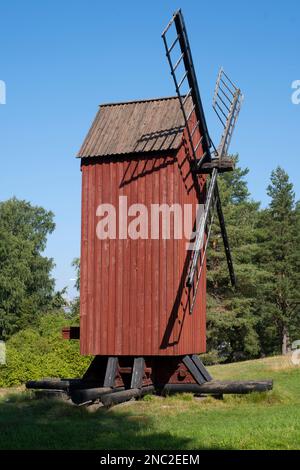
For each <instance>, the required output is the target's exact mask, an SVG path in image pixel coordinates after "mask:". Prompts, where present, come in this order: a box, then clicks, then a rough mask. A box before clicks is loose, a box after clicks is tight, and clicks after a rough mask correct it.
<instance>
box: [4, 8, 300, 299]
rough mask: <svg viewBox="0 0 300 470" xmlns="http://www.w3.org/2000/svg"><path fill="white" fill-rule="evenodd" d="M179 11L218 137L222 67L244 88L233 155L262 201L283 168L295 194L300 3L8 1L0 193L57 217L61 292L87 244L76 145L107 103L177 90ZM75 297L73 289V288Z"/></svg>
mask: <svg viewBox="0 0 300 470" xmlns="http://www.w3.org/2000/svg"><path fill="white" fill-rule="evenodd" d="M179 6H180V7H181V8H182V9H183V13H184V16H185V22H186V25H187V28H188V33H189V37H190V42H191V47H192V52H193V56H194V62H195V66H196V71H197V74H198V79H199V84H200V89H201V93H202V99H203V103H204V107H205V110H206V111H207V119H208V124H209V128H210V129H211V134H212V137H214V138H215V140H216V141H217V139H218V128H217V126H216V120H215V117H214V116H213V114H212V112H211V111H210V107H211V98H212V93H213V88H214V83H215V79H216V75H217V71H218V68H219V66H220V65H223V66H224V67H225V69H226V71H227V72H228V73H229V74H230V75H231V77H233V78H234V80H235V81H236V82H237V83H238V84H239V86H240V87H241V88H242V90H243V92H244V94H245V103H244V106H243V109H242V112H241V116H240V120H239V123H238V126H237V130H236V134H235V137H234V139H233V142H232V146H231V150H232V151H234V152H235V151H237V152H239V153H240V162H241V165H242V166H248V167H249V169H250V174H249V177H248V181H249V188H250V190H251V193H252V196H253V197H254V198H255V199H257V200H260V201H262V203H263V205H266V204H267V202H268V201H267V197H266V195H265V188H266V186H267V184H268V179H269V176H270V173H271V170H272V169H273V168H275V167H276V166H277V165H279V164H280V165H282V166H283V167H284V168H285V169H286V170H287V171H288V173H289V174H290V176H291V179H292V181H293V183H294V185H295V189H296V193H297V197H298V198H299V197H300V195H299V185H298V181H299V176H300V169H299V159H300V139H299V127H300V105H298V106H296V105H293V104H292V102H291V94H292V89H291V83H292V82H293V81H294V80H297V79H298V80H299V79H300V61H299V57H300V27H299V20H300V3H299V1H298V0H286V1H285V2H277V1H259V0H252V1H243V2H241V1H230V0H229V1H226V2H225V1H214V0H210V1H196V0H194V1H191V0H190V1H187V0H182V1H168V0H167V1H164V2H162V1H158V0H152V1H151V2H150V1H149V2H142V1H120V0H118V1H117V0H114V1H113V2H109V1H100V0H98V1H95V0H85V1H84V0H77V1H76V0H75V1H74V0H72V1H71V0H64V1H57V0H52V1H47V2H46V1H45V2H41V1H34V0H31V1H25V0H23V1H21V0H20V1H16V0H2V1H1V10H0V13H1V30H0V44H1V54H0V80H4V81H5V82H6V86H7V104H6V105H0V136H1V138H0V152H1V174H0V183H1V184H0V199H1V200H4V199H7V198H9V197H11V196H13V195H15V196H17V197H18V198H22V199H27V200H29V201H31V202H33V203H34V204H39V205H42V206H44V207H46V208H47V209H51V210H53V212H54V213H55V221H56V224H57V227H56V231H55V233H54V234H53V235H52V236H51V237H50V238H49V243H48V248H47V255H48V256H51V257H53V258H54V259H55V262H56V265H57V266H56V269H55V272H54V276H55V278H56V279H57V287H59V288H61V287H63V286H65V285H68V286H69V287H70V285H71V284H72V282H71V281H70V278H72V277H74V273H73V270H72V268H71V266H70V264H71V261H72V259H73V258H74V257H76V256H78V255H79V246H80V171H79V161H78V160H76V159H75V155H76V152H77V150H78V148H79V147H80V144H81V142H82V140H83V138H84V136H85V134H86V132H87V130H88V128H89V125H90V123H91V120H92V118H93V117H94V115H95V113H96V111H97V106H98V104H100V103H101V102H108V101H118V100H130V99H139V98H147V97H156V96H167V95H173V94H174V89H173V83H172V80H171V77H170V75H169V70H168V66H167V63H166V59H165V55H164V49H163V44H162V40H161V37H160V33H161V31H162V29H163V28H164V26H165V25H166V23H167V22H168V20H169V18H170V16H171V14H172V13H173V11H174V10H175V9H177V8H178V7H179ZM70 293H71V294H72V291H70Z"/></svg>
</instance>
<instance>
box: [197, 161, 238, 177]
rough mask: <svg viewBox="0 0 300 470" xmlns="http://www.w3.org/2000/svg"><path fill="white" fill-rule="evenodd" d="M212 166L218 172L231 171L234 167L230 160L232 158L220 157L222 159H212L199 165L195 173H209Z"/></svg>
mask: <svg viewBox="0 0 300 470" xmlns="http://www.w3.org/2000/svg"><path fill="white" fill-rule="evenodd" d="M214 168H217V170H218V172H219V173H226V172H227V171H233V170H234V168H235V164H234V160H232V158H222V160H219V159H214V160H211V161H210V162H205V163H203V164H202V165H201V166H200V168H199V170H197V173H199V174H210V173H212V171H213V169H214Z"/></svg>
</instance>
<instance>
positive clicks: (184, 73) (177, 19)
mask: <svg viewBox="0 0 300 470" xmlns="http://www.w3.org/2000/svg"><path fill="white" fill-rule="evenodd" d="M172 27H173V30H174V27H175V38H174V39H173V41H172V42H171V44H170V42H169V39H170V34H171V33H170V29H171V28H172ZM173 34H174V31H173ZM162 38H163V41H164V45H165V49H166V56H167V59H168V62H169V65H170V69H171V74H172V77H173V80H174V84H175V89H176V93H177V96H178V99H179V102H180V107H181V110H182V113H183V117H184V123H185V127H186V130H187V133H188V138H189V142H190V146H191V149H192V153H193V158H194V159H195V160H196V162H197V166H198V167H199V166H200V163H202V162H203V161H204V159H205V160H207V159H209V160H210V159H211V153H210V148H211V145H212V142H211V139H210V137H209V133H208V129H207V124H206V119H205V115H204V111H203V106H202V101H201V97H200V92H199V87H198V83H197V78H196V74H195V69H194V64H193V58H192V53H191V49H190V45H189V40H188V36H187V33H186V28H185V24H184V19H183V16H182V13H181V10H178V11H177V12H176V13H174V15H173V17H172V19H171V21H170V22H169V24H168V25H167V27H166V28H165V30H164V31H163V33H162ZM176 53H177V56H176ZM180 71H181V76H179V74H180ZM185 87H187V89H186V92H184V91H183V90H184V88H185ZM189 99H192V108H191V109H189V110H188V101H189ZM194 112H195V115H196V118H197V122H196V124H195V125H194V126H192V125H191V121H190V118H191V116H192V115H193V113H194ZM197 128H198V129H199V131H200V135H201V136H202V137H201V138H200V139H198V141H197V142H196V138H195V135H196V134H197V133H196V129H197ZM200 145H202V148H203V150H204V152H203V153H202V155H200V156H198V154H197V150H198V148H199V147H200ZM198 153H199V152H198Z"/></svg>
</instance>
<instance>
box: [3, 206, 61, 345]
mask: <svg viewBox="0 0 300 470" xmlns="http://www.w3.org/2000/svg"><path fill="white" fill-rule="evenodd" d="M53 217H54V216H53V213H52V212H50V211H46V210H45V209H43V208H42V207H37V206H32V205H31V204H30V203H29V202H26V201H21V200H18V199H16V198H12V199H9V200H8V201H5V202H1V203H0V339H7V338H9V337H10V336H11V335H12V334H13V333H15V332H17V331H19V330H21V329H23V328H25V327H27V326H28V325H30V324H34V323H35V322H36V320H37V317H38V316H39V315H40V314H41V313H43V312H45V311H46V310H49V309H50V308H52V307H53V306H56V307H59V306H60V305H61V304H62V302H63V300H62V295H61V294H62V293H57V292H55V288H54V279H53V278H52V277H51V270H52V269H53V266H54V263H53V260H52V259H50V258H47V257H46V256H43V254H42V253H43V251H44V249H45V247H46V243H47V236H48V235H49V234H51V233H52V232H53V230H54V228H55V224H54V221H53Z"/></svg>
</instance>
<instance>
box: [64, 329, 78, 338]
mask: <svg viewBox="0 0 300 470" xmlns="http://www.w3.org/2000/svg"><path fill="white" fill-rule="evenodd" d="M61 332H62V337H63V339H80V327H79V326H66V327H64V328H63V329H62V330H61Z"/></svg>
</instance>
